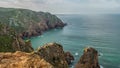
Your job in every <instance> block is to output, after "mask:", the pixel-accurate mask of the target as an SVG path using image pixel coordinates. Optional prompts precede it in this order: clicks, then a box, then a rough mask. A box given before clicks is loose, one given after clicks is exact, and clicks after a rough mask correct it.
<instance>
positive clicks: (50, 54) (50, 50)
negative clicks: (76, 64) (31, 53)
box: [35, 43, 68, 68]
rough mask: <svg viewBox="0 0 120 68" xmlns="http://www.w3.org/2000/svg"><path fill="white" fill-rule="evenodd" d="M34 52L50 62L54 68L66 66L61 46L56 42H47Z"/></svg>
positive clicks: (64, 67)
mask: <svg viewBox="0 0 120 68" xmlns="http://www.w3.org/2000/svg"><path fill="white" fill-rule="evenodd" d="M35 54H38V55H39V56H41V57H42V58H44V59H45V60H46V61H47V62H49V63H50V64H52V65H53V66H54V67H55V68H68V64H67V62H66V60H65V56H64V51H63V47H62V46H61V45H60V44H57V43H48V44H46V45H44V46H42V47H40V48H39V49H38V50H37V52H35Z"/></svg>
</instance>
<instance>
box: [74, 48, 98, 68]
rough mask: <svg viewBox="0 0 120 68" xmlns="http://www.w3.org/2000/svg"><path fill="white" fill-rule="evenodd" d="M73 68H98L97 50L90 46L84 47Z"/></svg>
mask: <svg viewBox="0 0 120 68" xmlns="http://www.w3.org/2000/svg"><path fill="white" fill-rule="evenodd" d="M75 68H100V66H99V63H98V52H97V50H95V49H94V48H91V47H88V48H85V49H84V54H83V55H82V56H81V58H80V60H79V61H78V63H77V64H76V65H75Z"/></svg>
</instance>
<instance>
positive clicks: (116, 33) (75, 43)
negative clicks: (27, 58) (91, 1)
mask: <svg viewBox="0 0 120 68" xmlns="http://www.w3.org/2000/svg"><path fill="white" fill-rule="evenodd" d="M57 16H58V17H59V18H60V19H62V20H63V22H65V23H68V25H67V26H66V27H64V28H63V29H53V30H50V31H47V32H45V33H44V34H43V35H41V36H37V37H33V38H31V41H32V45H33V47H34V48H35V49H36V48H37V47H39V46H41V45H43V44H45V43H48V42H58V43H60V44H62V45H63V47H64V50H65V51H70V52H71V53H72V54H73V55H74V57H75V61H74V63H73V65H74V64H75V63H76V62H77V61H78V60H79V58H80V56H81V55H82V54H83V49H84V48H85V47H88V46H89V47H94V48H96V49H97V50H98V51H99V53H100V54H101V56H100V57H99V63H100V65H102V66H103V68H120V14H104V15H103V14H101V15H100V14H99V15H57ZM77 54H78V55H77Z"/></svg>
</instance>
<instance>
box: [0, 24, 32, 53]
mask: <svg viewBox="0 0 120 68" xmlns="http://www.w3.org/2000/svg"><path fill="white" fill-rule="evenodd" d="M15 51H24V52H31V51H33V48H32V45H31V42H30V41H26V42H24V41H23V39H21V37H19V36H18V35H17V33H16V32H15V30H14V29H12V28H10V27H9V26H7V25H5V24H1V23H0V52H15Z"/></svg>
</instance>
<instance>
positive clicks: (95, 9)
mask: <svg viewBox="0 0 120 68" xmlns="http://www.w3.org/2000/svg"><path fill="white" fill-rule="evenodd" d="M0 7H6V8H23V9H31V10H34V11H43V12H50V13H53V14H101V13H102V14H103V13H120V9H119V8H120V0H73V1H72V0H52V1H51V0H0Z"/></svg>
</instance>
